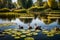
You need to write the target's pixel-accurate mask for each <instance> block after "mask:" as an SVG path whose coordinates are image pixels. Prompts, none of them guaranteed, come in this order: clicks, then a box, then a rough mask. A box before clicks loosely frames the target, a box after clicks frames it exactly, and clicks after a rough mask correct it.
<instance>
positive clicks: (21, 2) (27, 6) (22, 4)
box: [18, 0, 33, 9]
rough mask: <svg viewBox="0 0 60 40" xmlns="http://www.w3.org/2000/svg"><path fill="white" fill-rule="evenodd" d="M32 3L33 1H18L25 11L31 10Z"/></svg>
mask: <svg viewBox="0 0 60 40" xmlns="http://www.w3.org/2000/svg"><path fill="white" fill-rule="evenodd" d="M32 3H33V2H32V0H18V4H19V5H20V6H22V8H25V9H28V8H30V7H31V6H32Z"/></svg>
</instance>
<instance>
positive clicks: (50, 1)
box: [48, 0, 58, 9]
mask: <svg viewBox="0 0 60 40" xmlns="http://www.w3.org/2000/svg"><path fill="white" fill-rule="evenodd" d="M48 5H49V7H50V8H52V9H55V8H57V7H58V5H57V2H56V0H48Z"/></svg>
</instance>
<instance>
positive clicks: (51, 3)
mask: <svg viewBox="0 0 60 40" xmlns="http://www.w3.org/2000/svg"><path fill="white" fill-rule="evenodd" d="M30 7H45V8H52V9H59V8H60V0H59V1H58V2H57V1H56V0H48V1H44V2H43V0H37V2H35V3H33V0H17V3H16V2H15V3H12V0H0V9H1V8H9V9H12V8H20V9H28V8H30Z"/></svg>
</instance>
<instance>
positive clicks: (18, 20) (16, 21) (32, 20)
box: [0, 18, 60, 40]
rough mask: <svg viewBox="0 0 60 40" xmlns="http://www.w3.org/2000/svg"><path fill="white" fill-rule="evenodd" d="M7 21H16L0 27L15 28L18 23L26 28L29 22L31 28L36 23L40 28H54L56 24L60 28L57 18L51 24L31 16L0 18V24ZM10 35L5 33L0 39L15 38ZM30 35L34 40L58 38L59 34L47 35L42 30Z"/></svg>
mask: <svg viewBox="0 0 60 40" xmlns="http://www.w3.org/2000/svg"><path fill="white" fill-rule="evenodd" d="M25 21H26V22H25ZM8 22H13V23H16V25H11V26H8V27H2V28H0V29H12V28H13V29H16V28H19V25H20V26H23V27H24V29H28V24H29V23H30V25H31V26H32V27H33V28H34V27H35V24H37V25H38V26H41V29H48V30H50V29H53V28H55V27H56V26H57V27H59V28H60V25H59V24H58V21H57V20H56V21H55V22H52V23H51V24H45V23H44V22H43V21H42V20H40V19H39V18H36V19H34V18H32V19H20V18H16V19H11V20H8V19H0V24H1V23H8ZM10 32H11V31H10ZM18 32H19V31H18ZM8 33H9V31H8ZM11 35H12V34H11ZM11 35H5V36H4V37H1V38H0V40H4V39H5V40H15V39H14V37H12V36H11ZM22 35H23V34H22ZM30 37H32V38H34V40H60V35H59V34H58V35H54V36H53V37H48V36H46V35H45V34H43V33H42V31H40V32H39V33H38V35H37V36H30ZM18 40H24V38H20V39H18Z"/></svg>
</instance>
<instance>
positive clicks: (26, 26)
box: [0, 18, 60, 29]
mask: <svg viewBox="0 0 60 40" xmlns="http://www.w3.org/2000/svg"><path fill="white" fill-rule="evenodd" d="M23 20H25V19H23ZM27 20H29V19H27ZM27 20H26V21H27ZM6 22H14V23H17V25H20V26H23V27H24V29H28V23H30V25H31V26H32V27H33V28H34V25H35V24H37V25H38V26H41V28H42V29H52V28H54V27H56V26H57V27H59V26H60V25H59V24H58V22H57V21H55V22H53V23H51V24H48V25H47V24H45V23H44V22H43V21H42V20H40V19H39V18H36V19H34V18H33V19H31V20H30V22H28V21H27V22H26V23H25V22H24V21H21V19H19V18H16V19H15V20H13V19H12V20H11V21H9V20H8V19H6V20H3V19H0V23H6Z"/></svg>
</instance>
